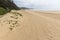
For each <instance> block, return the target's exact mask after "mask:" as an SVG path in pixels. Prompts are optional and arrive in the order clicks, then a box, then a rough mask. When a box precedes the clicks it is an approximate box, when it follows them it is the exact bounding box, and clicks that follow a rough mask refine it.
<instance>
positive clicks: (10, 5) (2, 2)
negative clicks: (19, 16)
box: [0, 0, 19, 10]
mask: <svg viewBox="0 0 60 40" xmlns="http://www.w3.org/2000/svg"><path fill="white" fill-rule="evenodd" d="M0 7H2V8H4V9H10V10H11V9H16V10H18V9H19V7H17V6H16V5H15V4H14V2H13V0H0Z"/></svg>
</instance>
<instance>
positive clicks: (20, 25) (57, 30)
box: [0, 10, 60, 40]
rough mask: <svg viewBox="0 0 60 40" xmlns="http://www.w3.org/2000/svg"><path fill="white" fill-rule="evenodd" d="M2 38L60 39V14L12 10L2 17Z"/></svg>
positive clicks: (9, 39)
mask: <svg viewBox="0 0 60 40" xmlns="http://www.w3.org/2000/svg"><path fill="white" fill-rule="evenodd" d="M17 13H20V14H22V15H23V16H21V15H16V14H17ZM0 40H60V14H57V13H52V12H49V13H48V12H36V11H31V10H20V11H16V12H15V11H12V12H11V13H10V14H9V13H8V14H6V15H4V16H3V17H1V18H0Z"/></svg>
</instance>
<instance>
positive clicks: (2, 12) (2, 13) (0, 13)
mask: <svg viewBox="0 0 60 40" xmlns="http://www.w3.org/2000/svg"><path fill="white" fill-rule="evenodd" d="M8 11H9V10H6V9H4V8H0V15H4V14H6V13H7V12H8Z"/></svg>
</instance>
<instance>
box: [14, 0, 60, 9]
mask: <svg viewBox="0 0 60 40" xmlns="http://www.w3.org/2000/svg"><path fill="white" fill-rule="evenodd" d="M14 2H15V3H16V4H17V5H18V6H19V7H29V8H37V9H42V10H60V0H14Z"/></svg>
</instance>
